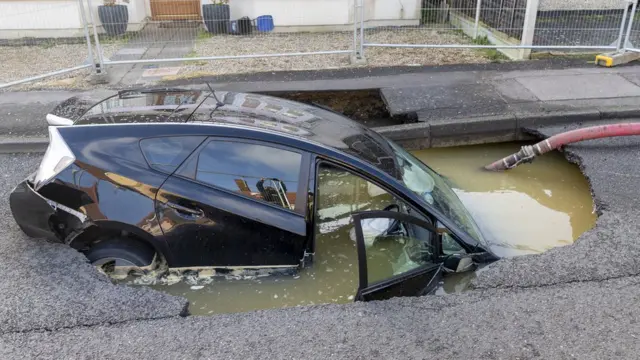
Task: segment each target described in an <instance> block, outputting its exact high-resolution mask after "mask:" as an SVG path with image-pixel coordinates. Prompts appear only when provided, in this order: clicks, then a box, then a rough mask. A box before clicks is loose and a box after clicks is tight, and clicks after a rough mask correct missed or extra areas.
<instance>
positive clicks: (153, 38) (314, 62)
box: [89, 0, 355, 76]
mask: <svg viewBox="0 0 640 360" xmlns="http://www.w3.org/2000/svg"><path fill="white" fill-rule="evenodd" d="M89 1H91V0H89ZM132 1H135V0H132ZM334 3H336V2H334ZM340 3H342V4H343V5H344V6H342V7H341V8H339V9H335V10H336V11H335V12H334V11H332V10H333V9H331V8H330V7H327V6H326V5H324V4H323V3H321V2H313V3H309V2H303V1H291V2H289V3H288V9H287V11H286V14H284V13H281V14H280V16H276V15H268V14H269V13H270V12H269V11H268V8H266V7H264V6H261V5H260V4H255V5H254V6H253V7H252V8H250V9H249V8H240V7H239V5H237V4H234V2H233V1H231V2H230V3H229V4H210V3H205V4H201V3H200V1H199V0H197V1H195V2H193V3H192V2H189V1H185V2H176V1H175V0H150V5H151V7H150V13H149V14H148V17H146V18H144V19H143V20H141V21H140V22H132V21H131V18H129V19H123V18H116V17H112V18H111V19H112V20H111V22H110V23H109V25H110V26H111V27H113V28H118V29H122V28H126V29H127V32H126V33H125V34H124V35H121V36H123V37H125V39H126V45H125V46H123V48H122V49H120V50H119V51H117V52H116V53H115V54H113V55H112V56H109V57H106V58H107V59H105V65H106V66H107V67H113V66H115V65H124V64H140V66H146V67H147V68H149V69H151V68H152V67H153V66H157V67H164V68H165V69H164V70H162V71H164V73H170V74H175V75H180V76H189V74H224V73H238V72H246V70H247V69H251V70H252V71H256V72H259V71H273V70H303V69H321V68H330V67H341V66H347V65H348V64H349V56H350V55H351V54H353V52H354V46H355V45H354V40H355V38H354V6H353V5H349V3H348V2H345V1H342V2H340ZM351 4H353V3H351ZM103 26H104V24H103ZM164 63H170V64H169V65H167V66H164V65H160V64H164ZM167 67H172V69H167ZM159 71H160V70H159Z"/></svg>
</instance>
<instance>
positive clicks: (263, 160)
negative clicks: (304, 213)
mask: <svg viewBox="0 0 640 360" xmlns="http://www.w3.org/2000/svg"><path fill="white" fill-rule="evenodd" d="M301 162H302V156H301V155H300V154H298V153H295V152H292V151H287V150H282V149H277V148H273V147H269V146H263V145H257V144H248V143H238V142H229V141H212V142H210V143H209V144H207V146H206V148H205V149H204V150H203V151H202V153H200V155H199V159H198V168H197V173H196V180H198V181H202V182H205V183H208V184H211V185H215V186H218V187H221V188H224V189H228V190H232V191H234V192H237V193H241V194H243V195H246V196H250V197H252V198H254V199H258V200H261V201H265V202H268V203H271V204H275V205H278V206H282V207H284V208H287V209H291V210H293V209H295V202H296V191H297V189H298V176H299V174H300V164H301Z"/></svg>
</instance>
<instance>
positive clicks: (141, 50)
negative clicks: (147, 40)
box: [115, 47, 147, 55]
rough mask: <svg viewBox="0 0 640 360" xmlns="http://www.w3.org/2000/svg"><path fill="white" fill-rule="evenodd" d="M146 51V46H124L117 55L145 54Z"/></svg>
mask: <svg viewBox="0 0 640 360" xmlns="http://www.w3.org/2000/svg"><path fill="white" fill-rule="evenodd" d="M146 51H147V48H146V47H135V48H122V49H120V50H118V51H116V53H115V55H143V54H144V53H145V52H146Z"/></svg>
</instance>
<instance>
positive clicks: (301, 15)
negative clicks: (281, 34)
mask: <svg viewBox="0 0 640 360" xmlns="http://www.w3.org/2000/svg"><path fill="white" fill-rule="evenodd" d="M201 1H202V3H208V0H201ZM354 1H360V0H231V1H230V2H229V5H230V8H231V18H232V19H237V18H240V17H243V16H248V17H250V18H252V19H254V18H256V17H258V16H260V15H272V16H273V18H274V23H275V26H276V28H289V30H288V31H314V30H321V29H348V28H349V27H350V24H352V23H353V19H354ZM364 1H365V21H366V22H367V23H368V24H367V25H368V26H370V25H372V24H373V25H408V24H413V23H412V22H416V23H417V21H418V19H419V17H420V0H364ZM101 4H102V1H101V0H92V6H91V9H89V7H88V5H87V1H86V0H84V6H85V11H86V14H87V17H89V10H90V11H91V13H92V14H93V16H94V19H95V21H96V24H97V25H98V29H99V31H100V32H102V29H101V27H100V21H99V17H98V5H101ZM127 7H128V9H129V27H128V30H129V31H137V30H140V29H141V28H142V27H143V25H144V23H145V21H146V19H147V18H148V17H149V16H151V10H150V7H149V0H130V3H129V4H127ZM410 22H411V23H410ZM83 31H84V30H83V27H82V21H81V16H80V9H79V3H78V1H77V0H13V1H11V0H10V1H0V38H5V39H7V38H21V37H75V36H82V35H83Z"/></svg>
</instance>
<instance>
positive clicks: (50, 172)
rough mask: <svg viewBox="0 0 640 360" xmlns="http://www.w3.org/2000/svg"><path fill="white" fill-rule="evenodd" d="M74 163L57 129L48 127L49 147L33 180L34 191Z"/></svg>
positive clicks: (74, 159) (74, 158) (70, 152)
mask: <svg viewBox="0 0 640 360" xmlns="http://www.w3.org/2000/svg"><path fill="white" fill-rule="evenodd" d="M74 161H76V157H75V156H74V155H73V152H72V151H71V149H69V146H67V143H66V142H65V141H64V139H63V138H62V135H60V132H59V131H58V129H57V128H56V127H54V126H49V146H48V147H47V151H46V152H45V153H44V158H42V162H41V163H40V167H39V168H38V171H37V172H36V176H35V178H34V180H33V183H34V189H35V190H36V191H37V190H39V189H40V188H41V187H43V186H44V185H46V184H47V183H48V182H49V181H51V180H52V179H53V178H55V177H56V175H58V174H60V172H62V170H64V169H66V168H67V167H68V166H69V165H71V164H73V162H74Z"/></svg>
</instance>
